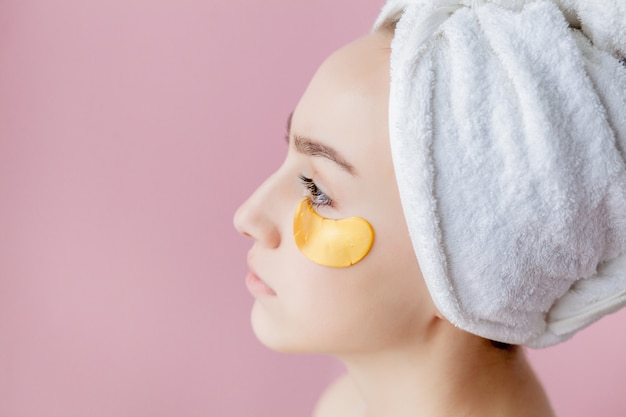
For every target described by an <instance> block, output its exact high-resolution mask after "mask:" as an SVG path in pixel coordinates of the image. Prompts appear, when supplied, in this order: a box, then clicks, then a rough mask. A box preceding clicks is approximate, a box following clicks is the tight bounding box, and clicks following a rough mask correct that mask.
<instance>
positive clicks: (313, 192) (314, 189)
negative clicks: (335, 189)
mask: <svg viewBox="0 0 626 417" xmlns="http://www.w3.org/2000/svg"><path fill="white" fill-rule="evenodd" d="M299 178H300V182H301V183H302V185H304V187H305V188H306V189H307V190H308V192H309V201H310V202H311V205H312V206H313V207H323V206H330V207H332V205H333V200H331V199H330V197H328V196H327V195H326V194H325V193H324V192H323V191H322V190H320V189H319V188H318V186H317V184H315V181H313V180H312V179H311V178H307V177H305V176H304V175H300V176H299ZM320 200H322V201H320Z"/></svg>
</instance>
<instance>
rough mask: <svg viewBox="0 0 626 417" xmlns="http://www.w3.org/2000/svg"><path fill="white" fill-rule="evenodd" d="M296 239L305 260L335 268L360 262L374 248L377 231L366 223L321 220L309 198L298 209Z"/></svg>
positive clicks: (294, 225) (348, 219) (294, 231)
mask: <svg viewBox="0 0 626 417" xmlns="http://www.w3.org/2000/svg"><path fill="white" fill-rule="evenodd" d="M293 235H294V237H295V239H296V245H297V246H298V248H299V249H300V251H301V252H302V253H303V254H304V256H306V257H307V258H309V259H310V260H312V261H313V262H315V263H316V264H320V265H324V266H332V267H335V268H343V267H346V266H350V265H354V264H355V263H357V262H359V261H360V260H361V259H363V258H364V257H365V255H367V253H368V252H369V251H370V249H371V248H372V245H373V244H374V229H373V228H372V226H371V225H370V224H369V223H368V222H367V220H365V219H362V218H360V217H348V218H346V219H328V218H326V217H322V216H320V215H319V214H318V213H317V212H316V211H315V210H313V207H312V206H311V202H310V201H309V199H308V198H305V199H303V200H302V201H300V203H299V204H298V207H297V208H296V213H295V216H294V219H293Z"/></svg>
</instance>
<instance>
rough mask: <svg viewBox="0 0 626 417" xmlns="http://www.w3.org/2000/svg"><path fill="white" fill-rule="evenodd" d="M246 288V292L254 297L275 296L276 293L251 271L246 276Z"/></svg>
mask: <svg viewBox="0 0 626 417" xmlns="http://www.w3.org/2000/svg"><path fill="white" fill-rule="evenodd" d="M246 287H248V291H250V293H251V294H252V295H254V296H271V297H275V296H276V291H274V290H273V289H272V288H271V287H270V286H269V285H267V284H266V283H265V282H264V281H263V280H262V279H261V278H259V277H258V276H257V275H256V274H255V273H254V272H252V271H248V273H247V274H246Z"/></svg>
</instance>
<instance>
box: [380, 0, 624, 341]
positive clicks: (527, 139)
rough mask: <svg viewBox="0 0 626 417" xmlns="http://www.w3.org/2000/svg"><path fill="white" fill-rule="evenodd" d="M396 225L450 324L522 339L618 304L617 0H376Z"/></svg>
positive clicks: (566, 327) (620, 64)
mask: <svg viewBox="0 0 626 417" xmlns="http://www.w3.org/2000/svg"><path fill="white" fill-rule="evenodd" d="M396 20H399V21H398V22H397V26H396V29H395V36H394V40H393V42H392V54H391V86H390V106H389V125H390V141H391V148H392V157H393V161H394V167H395V170H396V177H397V181H398V187H399V190H400V195H401V200H402V204H403V208H404V213H405V218H406V223H407V225H408V228H409V233H410V235H411V239H412V242H413V246H414V249H415V253H416V256H417V259H418V262H419V264H420V267H421V269H422V273H423V275H424V279H425V281H426V283H427V286H428V288H429V291H430V293H431V296H432V298H433V300H434V302H435V304H436V305H437V307H438V308H439V310H440V311H441V313H442V314H443V315H444V316H445V317H446V318H447V319H448V320H449V321H450V322H452V323H453V324H455V325H456V326H458V327H460V328H462V329H464V330H466V331H469V332H471V333H474V334H477V335H480V336H482V337H485V338H489V339H493V340H497V341H501V342H507V343H513V344H525V345H528V346H532V347H543V346H548V345H552V344H555V343H558V342H561V341H563V340H565V339H567V338H569V337H570V336H571V335H573V334H574V333H575V332H576V331H578V330H580V329H581V328H583V327H585V326H587V325H589V324H590V323H592V322H594V321H596V320H597V319H599V318H600V317H602V316H604V315H605V314H607V313H610V312H613V311H616V310H617V309H619V308H621V307H623V306H624V305H626V63H625V61H624V58H625V57H626V1H624V0H603V1H595V0H594V1H591V0H588V1H583V0H579V1H576V0H562V1H550V0H535V1H524V0H499V1H497V0H494V1H487V0H484V1H470V0H467V1H461V2H459V1H446V0H443V1H426V0H416V1H389V2H388V3H387V4H386V5H385V7H384V8H383V11H382V13H381V15H380V17H379V19H378V20H377V22H376V25H375V27H379V26H381V25H386V24H389V23H394V22H395V21H396Z"/></svg>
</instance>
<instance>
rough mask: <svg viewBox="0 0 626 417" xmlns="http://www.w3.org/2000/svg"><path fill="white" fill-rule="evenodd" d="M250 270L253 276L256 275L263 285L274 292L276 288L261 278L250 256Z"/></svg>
mask: <svg viewBox="0 0 626 417" xmlns="http://www.w3.org/2000/svg"><path fill="white" fill-rule="evenodd" d="M248 269H249V270H250V272H251V273H252V275H254V276H255V277H257V278H258V279H259V280H260V281H261V282H262V283H263V284H265V285H267V287H268V288H269V289H271V290H272V291H274V288H273V287H272V286H271V285H270V284H268V283H267V281H265V280H264V279H263V278H261V276H260V275H259V274H258V273H257V271H256V268H254V267H253V266H252V262H251V260H250V255H248Z"/></svg>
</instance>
